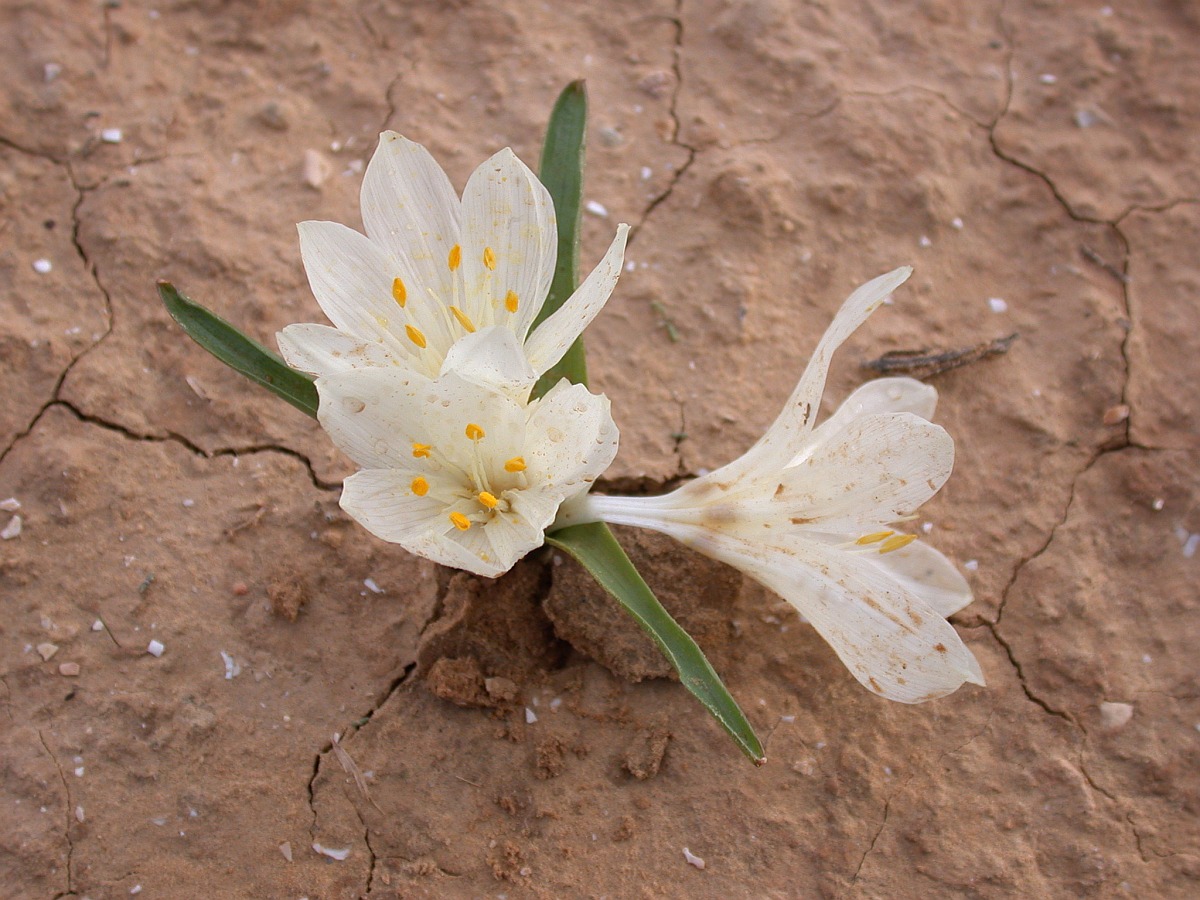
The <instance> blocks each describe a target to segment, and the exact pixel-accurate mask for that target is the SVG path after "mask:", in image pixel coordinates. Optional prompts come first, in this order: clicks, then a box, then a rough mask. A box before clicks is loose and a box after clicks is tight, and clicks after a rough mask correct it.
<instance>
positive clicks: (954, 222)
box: [950, 216, 963, 231]
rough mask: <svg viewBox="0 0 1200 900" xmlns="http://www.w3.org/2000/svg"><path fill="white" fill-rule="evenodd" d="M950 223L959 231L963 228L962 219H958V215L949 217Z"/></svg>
mask: <svg viewBox="0 0 1200 900" xmlns="http://www.w3.org/2000/svg"><path fill="white" fill-rule="evenodd" d="M950 224H951V225H952V226H953V227H955V228H957V229H958V230H959V231H962V228H963V220H962V219H960V218H959V217H958V216H955V217H954V218H953V219H951V220H950Z"/></svg>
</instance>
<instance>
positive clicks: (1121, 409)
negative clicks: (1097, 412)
mask: <svg viewBox="0 0 1200 900" xmlns="http://www.w3.org/2000/svg"><path fill="white" fill-rule="evenodd" d="M1128 418H1129V407H1128V405H1126V404H1124V403H1118V404H1117V405H1116V406H1110V407H1109V408H1108V409H1106V410H1105V411H1104V420H1103V421H1104V424H1105V425H1120V424H1121V423H1122V422H1124V421H1125V420H1126V419H1128Z"/></svg>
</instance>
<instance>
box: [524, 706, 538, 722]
mask: <svg viewBox="0 0 1200 900" xmlns="http://www.w3.org/2000/svg"><path fill="white" fill-rule="evenodd" d="M536 721H537V713H535V712H534V711H533V710H532V709H530V708H529V707H528V706H527V707H525V724H526V725H532V724H533V723H534V722H536Z"/></svg>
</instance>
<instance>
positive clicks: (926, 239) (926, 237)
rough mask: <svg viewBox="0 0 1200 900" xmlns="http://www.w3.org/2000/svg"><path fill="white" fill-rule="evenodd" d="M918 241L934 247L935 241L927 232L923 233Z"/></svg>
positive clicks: (922, 244) (925, 245) (923, 245)
mask: <svg viewBox="0 0 1200 900" xmlns="http://www.w3.org/2000/svg"><path fill="white" fill-rule="evenodd" d="M917 243H918V244H920V245H921V246H922V247H932V246H933V241H931V240H930V239H929V235H927V234H923V235H921V236H920V237H919V238H918V239H917Z"/></svg>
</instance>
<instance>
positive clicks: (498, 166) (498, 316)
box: [462, 147, 558, 343]
mask: <svg viewBox="0 0 1200 900" xmlns="http://www.w3.org/2000/svg"><path fill="white" fill-rule="evenodd" d="M462 253H463V256H462V276H463V286H464V301H463V302H464V305H465V309H464V311H465V312H466V313H467V316H468V317H469V318H470V319H471V320H472V321H473V322H474V323H475V325H476V326H480V327H482V326H486V325H490V324H493V323H497V322H500V323H504V324H505V325H506V327H508V328H510V329H511V330H513V331H514V332H515V333H516V335H517V337H518V338H519V339H520V341H521V343H524V341H525V336H526V334H527V333H528V332H529V326H530V325H532V324H533V320H534V319H535V318H536V317H537V314H538V312H539V311H540V310H541V308H542V304H543V303H544V302H545V300H546V294H547V293H548V292H549V290H550V280H551V279H552V278H553V277H554V263H555V259H556V258H557V254H558V231H557V225H556V222H555V218H554V201H553V200H552V199H551V197H550V192H549V191H547V190H546V188H545V187H543V185H542V183H541V182H540V181H538V180H537V178H536V177H535V176H534V174H533V172H531V171H529V168H528V167H527V166H526V165H525V164H524V163H523V162H521V160H519V159H517V156H516V154H515V153H513V152H512V150H510V149H508V148H507V147H506V148H504V149H503V150H501V151H500V152H499V153H497V154H496V155H494V156H493V157H492V158H491V159H489V160H488V161H487V162H485V163H484V164H483V165H481V166H480V167H479V168H477V169H476V170H475V172H474V173H473V174H472V175H471V178H470V180H469V181H468V182H467V187H466V189H465V190H464V191H463V199H462ZM506 301H507V302H508V303H509V304H510V305H512V306H515V312H513V311H510V310H509V307H508V306H507V305H506Z"/></svg>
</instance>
